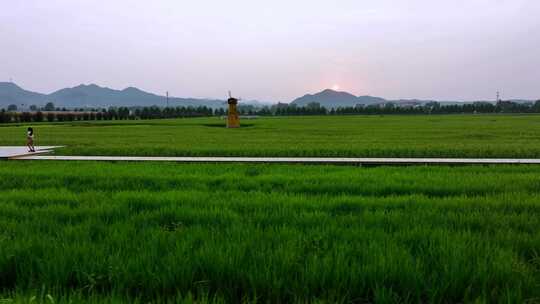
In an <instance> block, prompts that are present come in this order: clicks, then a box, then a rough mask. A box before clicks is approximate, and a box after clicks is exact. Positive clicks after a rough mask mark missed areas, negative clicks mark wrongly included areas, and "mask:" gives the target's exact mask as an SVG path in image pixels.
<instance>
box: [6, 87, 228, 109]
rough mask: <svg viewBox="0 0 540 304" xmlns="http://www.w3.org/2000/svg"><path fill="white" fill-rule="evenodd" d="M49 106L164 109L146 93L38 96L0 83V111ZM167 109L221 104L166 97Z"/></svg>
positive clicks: (90, 90) (88, 91)
mask: <svg viewBox="0 0 540 304" xmlns="http://www.w3.org/2000/svg"><path fill="white" fill-rule="evenodd" d="M47 102H53V103H54V104H55V106H57V107H68V108H73V107H77V108H79V107H110V106H115V107H121V106H152V105H158V106H165V105H166V103H167V100H166V97H165V96H159V95H156V94H152V93H148V92H145V91H142V90H140V89H137V88H134V87H129V88H126V89H124V90H121V91H120V90H114V89H110V88H106V87H100V86H98V85H95V84H90V85H82V84H81V85H79V86H76V87H73V88H66V89H61V90H58V91H56V92H54V93H52V94H48V95H45V94H40V93H34V92H30V91H25V90H24V89H22V88H20V87H19V86H17V85H15V84H13V83H7V82H1V83H0V107H7V106H8V105H10V104H16V105H17V106H19V107H21V105H23V104H24V105H25V107H28V106H29V105H32V104H35V105H38V106H43V105H45V103H47ZM169 105H170V106H175V107H176V106H184V107H186V106H194V107H197V106H207V107H212V108H220V107H225V105H226V102H225V101H224V100H215V99H196V98H177V97H169Z"/></svg>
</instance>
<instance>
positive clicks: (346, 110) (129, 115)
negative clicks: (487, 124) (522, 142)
mask: <svg viewBox="0 0 540 304" xmlns="http://www.w3.org/2000/svg"><path fill="white" fill-rule="evenodd" d="M53 109H54V108H53ZM238 112H239V113H240V114H241V115H256V116H294V115H390V114H480V113H484V114H493V113H540V100H538V101H536V102H535V103H517V102H511V101H500V102H498V103H497V104H492V103H488V102H475V103H470V104H457V105H441V104H439V103H437V102H431V103H427V104H425V105H414V106H400V105H396V104H392V103H388V104H384V105H368V106H361V105H358V106H356V107H343V108H337V109H335V108H332V109H327V108H325V107H322V106H320V104H318V103H310V104H308V105H307V106H304V107H298V106H296V105H290V104H277V105H273V106H271V107H263V108H256V107H254V106H251V105H242V106H239V107H238ZM224 115H227V111H226V110H225V109H223V108H219V109H212V108H209V107H205V106H203V107H165V108H162V107H158V106H152V107H135V108H128V107H119V108H116V107H111V108H109V109H90V110H85V109H76V110H71V111H70V110H66V109H62V110H60V111H58V109H57V110H56V111H40V110H38V111H33V112H14V111H8V110H6V109H1V110H0V123H10V122H11V123H13V122H43V121H47V122H64V121H87V120H135V119H164V118H184V117H209V116H224Z"/></svg>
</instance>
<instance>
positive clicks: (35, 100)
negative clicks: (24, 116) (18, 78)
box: [0, 82, 47, 107]
mask: <svg viewBox="0 0 540 304" xmlns="http://www.w3.org/2000/svg"><path fill="white" fill-rule="evenodd" d="M46 97H47V95H44V94H40V93H35V92H30V91H26V90H24V89H22V88H21V87H19V86H18V85H16V84H14V83H11V82H0V107H7V106H8V105H10V104H16V105H17V106H18V107H21V106H22V105H23V104H24V105H30V104H41V103H43V101H44V100H45V99H46Z"/></svg>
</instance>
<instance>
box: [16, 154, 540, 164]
mask: <svg viewBox="0 0 540 304" xmlns="http://www.w3.org/2000/svg"><path fill="white" fill-rule="evenodd" d="M16 159H18V160H59V161H131V162H179V163H287V164H288V163H298V164H348V165H475V164H478V165H496V164H497V165H498V164H537V165H540V159H491V158H322V157H321V158H313V157H142V156H141V157H139V156H49V155H44V156H35V155H31V156H24V157H18V158H16Z"/></svg>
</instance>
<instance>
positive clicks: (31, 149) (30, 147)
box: [26, 127, 36, 152]
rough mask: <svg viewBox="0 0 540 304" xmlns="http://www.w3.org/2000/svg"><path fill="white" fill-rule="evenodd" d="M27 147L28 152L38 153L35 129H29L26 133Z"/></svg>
mask: <svg viewBox="0 0 540 304" xmlns="http://www.w3.org/2000/svg"><path fill="white" fill-rule="evenodd" d="M26 146H28V152H36V148H35V147H34V129H32V127H29V128H28V130H27V131H26Z"/></svg>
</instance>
